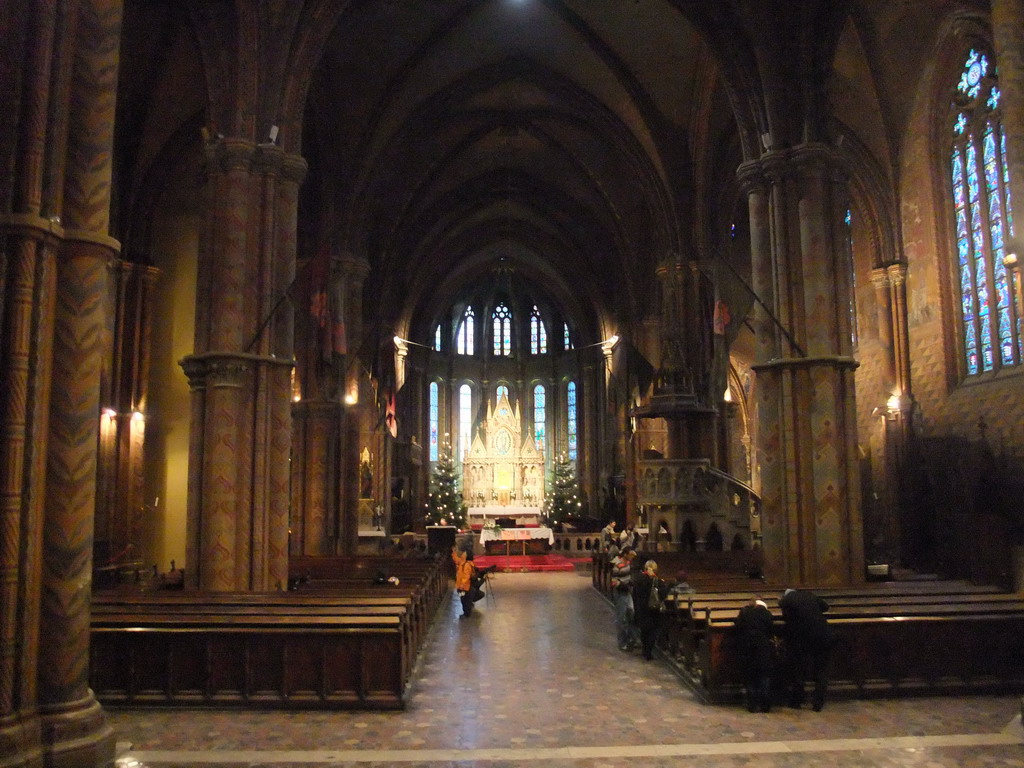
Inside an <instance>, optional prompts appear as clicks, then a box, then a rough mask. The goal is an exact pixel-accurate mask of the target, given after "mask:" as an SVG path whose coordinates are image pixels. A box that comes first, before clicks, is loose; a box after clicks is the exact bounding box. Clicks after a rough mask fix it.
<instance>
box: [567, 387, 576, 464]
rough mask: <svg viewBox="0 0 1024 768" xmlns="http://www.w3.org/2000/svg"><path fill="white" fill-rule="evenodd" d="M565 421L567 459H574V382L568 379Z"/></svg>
mask: <svg viewBox="0 0 1024 768" xmlns="http://www.w3.org/2000/svg"><path fill="white" fill-rule="evenodd" d="M565 404H566V413H567V416H568V418H567V423H566V430H565V431H566V434H567V435H568V437H569V461H576V448H577V440H576V382H575V381H570V382H569V386H568V387H567V388H566V396H565Z"/></svg>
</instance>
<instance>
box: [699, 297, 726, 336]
mask: <svg viewBox="0 0 1024 768" xmlns="http://www.w3.org/2000/svg"><path fill="white" fill-rule="evenodd" d="M705 311H706V310H705ZM705 317H707V315H705ZM730 320H732V316H731V315H730V314H729V305H728V304H726V303H725V302H724V301H722V300H721V299H719V300H718V301H716V302H715V316H714V320H713V325H714V329H715V333H716V334H718V335H719V336H725V327H726V326H727V325H728V324H729V321H730Z"/></svg>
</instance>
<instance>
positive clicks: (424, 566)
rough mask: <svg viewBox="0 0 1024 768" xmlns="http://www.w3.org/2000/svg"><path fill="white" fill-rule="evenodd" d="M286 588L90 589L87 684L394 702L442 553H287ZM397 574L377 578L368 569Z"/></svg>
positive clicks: (200, 698)
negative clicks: (289, 579)
mask: <svg viewBox="0 0 1024 768" xmlns="http://www.w3.org/2000/svg"><path fill="white" fill-rule="evenodd" d="M294 561H295V562H293V564H292V565H293V566H295V568H293V570H292V573H293V574H294V573H299V574H302V575H304V576H310V575H312V576H318V577H320V578H316V579H311V580H310V581H309V583H306V584H302V585H301V589H300V590H299V591H292V592H237V593H225V592H199V591H160V592H138V591H136V592H125V591H123V590H118V591H116V592H108V593H104V592H97V593H96V594H95V595H94V598H93V619H92V622H93V625H92V646H91V660H90V662H91V667H90V683H91V684H92V687H93V689H94V690H95V691H96V693H97V696H98V698H99V699H100V700H101V701H105V702H107V703H111V704H118V703H126V704H127V703H132V704H160V705H169V706H194V705H204V706H211V705H212V706H218V705H219V706H246V707H275V708H319V709H354V708H373V709H396V708H401V707H403V706H404V696H405V688H406V686H407V684H408V681H409V678H410V675H411V670H412V667H413V665H414V663H415V660H416V656H417V653H418V651H419V649H420V647H421V645H422V643H423V642H424V640H425V638H426V635H427V630H428V629H429V622H430V621H431V620H432V618H433V616H434V614H435V613H436V609H437V607H438V605H439V603H440V601H441V600H442V599H443V597H444V596H445V595H446V594H447V585H448V574H447V571H446V569H445V568H444V563H443V561H438V560H432V559H430V560H428V559H411V558H410V559H398V558H294ZM381 571H382V572H383V573H384V574H385V575H386V576H392V575H394V576H397V577H398V578H399V580H400V584H399V585H397V586H396V585H393V584H390V583H385V584H377V583H375V581H376V576H377V574H378V572H381Z"/></svg>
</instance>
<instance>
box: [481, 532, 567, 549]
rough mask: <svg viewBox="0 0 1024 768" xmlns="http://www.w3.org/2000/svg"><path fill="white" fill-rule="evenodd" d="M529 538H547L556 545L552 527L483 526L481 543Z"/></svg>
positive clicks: (549, 542)
mask: <svg viewBox="0 0 1024 768" xmlns="http://www.w3.org/2000/svg"><path fill="white" fill-rule="evenodd" d="M528 539H547V540H548V544H550V545H552V546H554V543H555V532H554V531H552V530H551V529H550V528H501V529H500V530H499V529H497V528H481V529H480V543H481V544H486V543H487V542H488V541H526V540H528Z"/></svg>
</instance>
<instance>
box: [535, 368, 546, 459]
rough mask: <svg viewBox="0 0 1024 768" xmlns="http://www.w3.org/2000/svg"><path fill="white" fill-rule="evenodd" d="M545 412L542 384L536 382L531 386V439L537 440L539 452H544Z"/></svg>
mask: <svg viewBox="0 0 1024 768" xmlns="http://www.w3.org/2000/svg"><path fill="white" fill-rule="evenodd" d="M546 413H547V408H546V403H545V392H544V385H543V384H538V385H537V386H535V387H534V388H533V439H534V440H536V441H537V450H538V451H540V452H541V454H543V453H544V436H545V431H546V430H545V424H546V421H547V420H546V419H545V414H546Z"/></svg>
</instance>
